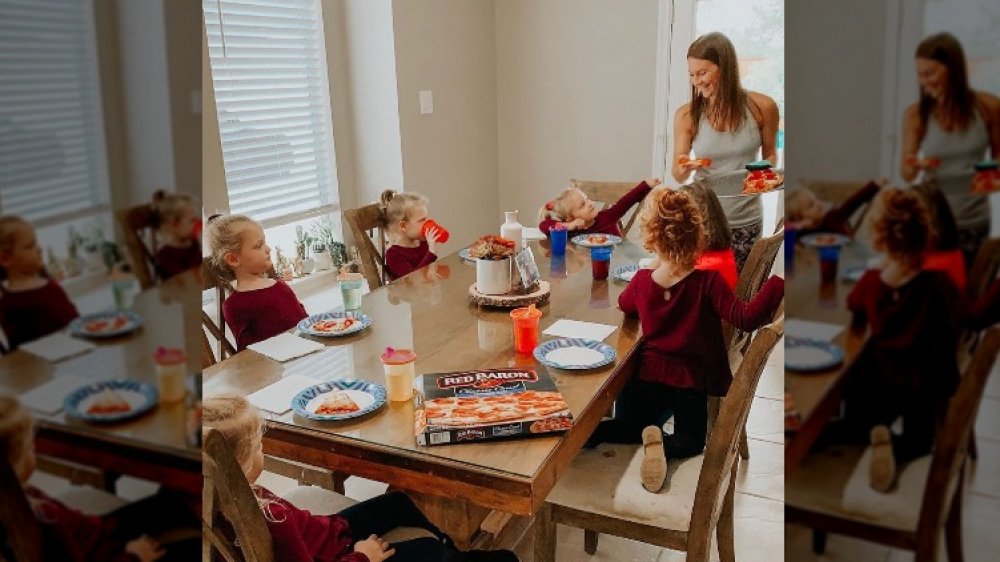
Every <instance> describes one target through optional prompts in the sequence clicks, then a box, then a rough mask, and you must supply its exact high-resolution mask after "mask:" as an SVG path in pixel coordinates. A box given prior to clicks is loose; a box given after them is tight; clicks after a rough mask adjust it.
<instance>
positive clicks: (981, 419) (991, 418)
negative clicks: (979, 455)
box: [976, 377, 1000, 441]
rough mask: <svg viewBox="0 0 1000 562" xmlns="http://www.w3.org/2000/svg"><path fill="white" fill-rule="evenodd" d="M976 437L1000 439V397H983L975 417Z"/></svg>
mask: <svg viewBox="0 0 1000 562" xmlns="http://www.w3.org/2000/svg"><path fill="white" fill-rule="evenodd" d="M998 378H1000V377H998ZM976 438H977V439H992V440H994V441H1000V397H997V398H993V397H990V396H984V397H983V401H982V402H981V403H980V404H979V415H978V416H977V417H976Z"/></svg>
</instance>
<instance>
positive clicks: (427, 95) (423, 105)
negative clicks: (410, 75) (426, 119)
mask: <svg viewBox="0 0 1000 562" xmlns="http://www.w3.org/2000/svg"><path fill="white" fill-rule="evenodd" d="M431 113H434V95H433V94H432V93H431V91H430V90H420V114H421V115H430V114H431Z"/></svg>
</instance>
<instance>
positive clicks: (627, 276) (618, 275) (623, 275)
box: [611, 263, 642, 283]
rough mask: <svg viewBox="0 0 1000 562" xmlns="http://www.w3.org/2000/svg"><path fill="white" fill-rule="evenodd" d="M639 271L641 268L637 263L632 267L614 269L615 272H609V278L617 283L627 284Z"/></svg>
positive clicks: (625, 266) (624, 266)
mask: <svg viewBox="0 0 1000 562" xmlns="http://www.w3.org/2000/svg"><path fill="white" fill-rule="evenodd" d="M640 269H642V267H640V266H639V264H637V263H633V264H632V265H623V266H621V267H616V268H615V270H614V271H612V272H611V277H612V278H614V279H616V280H618V281H624V282H626V283H628V282H629V281H631V280H632V278H633V277H635V274H636V273H638V272H639V270H640Z"/></svg>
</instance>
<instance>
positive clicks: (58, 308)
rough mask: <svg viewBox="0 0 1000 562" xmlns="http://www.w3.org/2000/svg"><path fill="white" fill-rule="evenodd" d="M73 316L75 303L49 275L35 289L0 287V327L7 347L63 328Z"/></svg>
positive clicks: (77, 313) (16, 345)
mask: <svg viewBox="0 0 1000 562" xmlns="http://www.w3.org/2000/svg"><path fill="white" fill-rule="evenodd" d="M77 316H80V313H79V312H78V311H77V310H76V305H74V304H73V302H72V301H70V300H69V297H68V296H67V295H66V291H64V290H63V288H62V287H61V286H59V283H56V282H55V281H53V280H51V279H50V280H49V282H48V283H46V284H45V285H42V286H41V287H39V288H37V289H30V290H27V291H8V290H6V289H2V290H0V327H2V328H3V331H4V334H6V335H7V343H8V344H9V345H10V348H11V350H14V349H16V348H17V347H18V346H20V345H21V344H22V343H27V342H30V341H33V340H37V339H38V338H41V337H44V336H47V335H49V334H51V333H53V332H55V331H58V330H61V329H63V328H65V327H66V325H67V324H69V323H70V322H71V321H72V320H73V319H74V318H76V317H77Z"/></svg>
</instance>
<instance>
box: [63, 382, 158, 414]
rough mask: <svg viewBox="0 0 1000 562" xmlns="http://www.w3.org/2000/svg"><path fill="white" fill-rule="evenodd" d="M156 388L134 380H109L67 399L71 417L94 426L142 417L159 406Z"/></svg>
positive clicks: (80, 389) (77, 391)
mask: <svg viewBox="0 0 1000 562" xmlns="http://www.w3.org/2000/svg"><path fill="white" fill-rule="evenodd" d="M158 401H159V394H158V393H157V391H156V388H155V387H154V386H153V385H150V384H147V383H144V382H139V381H133V380H107V381H101V382H96V383H93V384H88V385H85V386H81V387H80V388H78V389H76V390H74V391H73V392H71V393H69V394H68V395H67V396H66V399H65V400H64V401H63V409H64V410H65V411H66V415H67V416H69V417H73V418H77V419H81V420H84V421H91V422H116V421H120V420H126V419H130V418H134V417H136V416H140V415H142V414H144V413H146V412H148V411H149V410H151V409H152V408H153V406H156V403H157V402H158Z"/></svg>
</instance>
